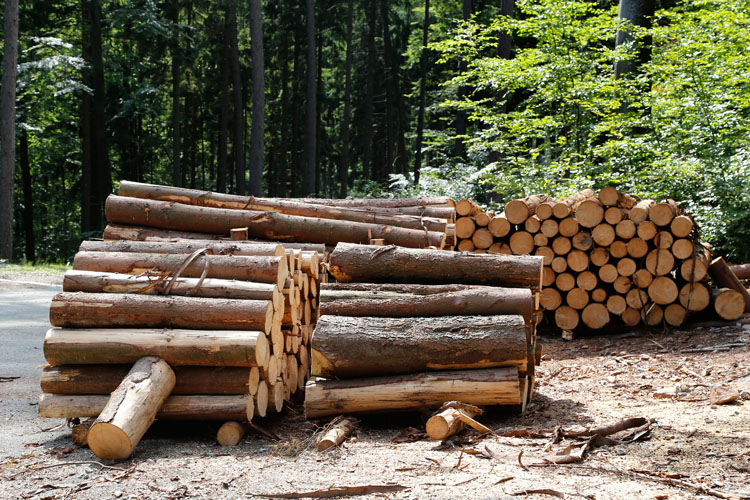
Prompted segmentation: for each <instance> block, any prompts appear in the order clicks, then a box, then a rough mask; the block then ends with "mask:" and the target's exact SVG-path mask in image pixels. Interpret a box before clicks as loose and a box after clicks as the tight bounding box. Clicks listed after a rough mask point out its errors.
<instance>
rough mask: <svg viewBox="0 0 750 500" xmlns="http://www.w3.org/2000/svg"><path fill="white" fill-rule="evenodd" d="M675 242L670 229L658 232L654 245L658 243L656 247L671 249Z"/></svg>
mask: <svg viewBox="0 0 750 500" xmlns="http://www.w3.org/2000/svg"><path fill="white" fill-rule="evenodd" d="M673 242H674V237H673V236H672V233H670V232H668V231H659V232H658V233H656V236H654V245H656V248H662V249H665V250H669V249H670V248H672V243H673Z"/></svg>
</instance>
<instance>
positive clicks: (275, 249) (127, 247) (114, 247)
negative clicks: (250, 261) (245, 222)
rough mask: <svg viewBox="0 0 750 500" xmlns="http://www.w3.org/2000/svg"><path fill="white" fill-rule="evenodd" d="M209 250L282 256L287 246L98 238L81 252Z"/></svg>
mask: <svg viewBox="0 0 750 500" xmlns="http://www.w3.org/2000/svg"><path fill="white" fill-rule="evenodd" d="M202 249H207V250H210V251H211V252H212V254H213V255H254V256H265V257H283V256H284V255H286V254H285V252H284V247H283V246H282V245H281V244H280V243H272V242H264V243H250V242H246V241H221V240H193V239H189V240H173V241H169V242H164V241H130V240H119V241H96V240H89V241H84V242H82V243H81V246H80V247H79V248H78V251H79V252H133V253H184V254H190V253H193V252H195V251H196V250H202Z"/></svg>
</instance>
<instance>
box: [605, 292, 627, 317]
mask: <svg viewBox="0 0 750 500" xmlns="http://www.w3.org/2000/svg"><path fill="white" fill-rule="evenodd" d="M627 307H628V304H627V302H625V298H624V297H623V296H622V295H610V296H609V298H608V299H607V311H609V312H611V313H612V314H617V315H618V316H619V315H620V314H622V313H624V312H625V309H627Z"/></svg>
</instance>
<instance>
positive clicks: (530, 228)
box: [523, 215, 542, 234]
mask: <svg viewBox="0 0 750 500" xmlns="http://www.w3.org/2000/svg"><path fill="white" fill-rule="evenodd" d="M523 227H524V229H525V230H526V232H527V233H531V234H534V233H538V232H539V229H541V227H542V221H541V220H540V219H539V217H537V216H536V215H532V216H531V217H529V218H528V219H526V220H525V221H524V223H523Z"/></svg>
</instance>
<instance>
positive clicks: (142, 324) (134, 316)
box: [49, 292, 273, 364]
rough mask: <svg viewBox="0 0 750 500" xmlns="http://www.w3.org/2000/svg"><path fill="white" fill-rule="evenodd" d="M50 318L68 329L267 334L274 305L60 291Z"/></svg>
mask: <svg viewBox="0 0 750 500" xmlns="http://www.w3.org/2000/svg"><path fill="white" fill-rule="evenodd" d="M49 322H50V324H52V326H61V327H67V328H115V327H123V328H194V329H197V330H260V331H262V332H265V333H270V332H271V328H272V326H273V304H272V303H271V301H270V300H269V301H265V300H232V299H211V300H206V299H203V298H193V297H161V296H153V295H132V294H115V293H68V292H63V293H59V294H57V295H55V297H54V298H53V299H52V303H51V304H50V311H49ZM68 362H70V361H68ZM50 363H52V364H64V363H60V362H53V361H50Z"/></svg>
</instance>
